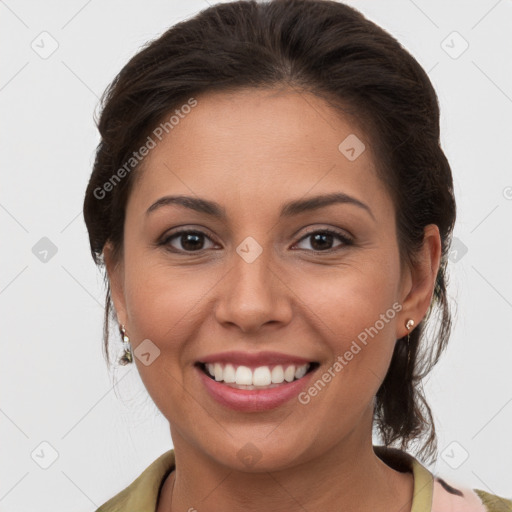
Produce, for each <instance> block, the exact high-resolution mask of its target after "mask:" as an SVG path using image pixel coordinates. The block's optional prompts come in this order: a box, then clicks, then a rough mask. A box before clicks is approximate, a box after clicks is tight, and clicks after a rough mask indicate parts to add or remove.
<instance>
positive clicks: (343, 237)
mask: <svg viewBox="0 0 512 512" xmlns="http://www.w3.org/2000/svg"><path fill="white" fill-rule="evenodd" d="M319 233H321V234H329V235H333V236H335V237H336V238H338V239H339V240H341V242H343V244H342V245H341V246H338V247H334V248H331V249H327V250H325V251H315V250H311V249H298V250H305V251H308V252H314V253H316V254H332V253H333V252H335V251H337V250H340V249H342V248H343V246H349V245H353V243H354V240H353V239H352V238H350V237H348V236H347V235H345V234H342V233H340V232H339V231H336V230H333V229H329V228H325V229H317V230H315V231H310V232H308V233H306V234H305V235H304V236H303V237H302V238H301V239H300V240H299V241H298V242H297V243H300V242H302V241H303V240H305V239H307V238H308V237H311V236H313V235H316V234H319ZM185 234H194V235H202V236H204V237H206V238H208V239H209V240H210V241H211V242H213V243H215V241H214V240H212V239H211V237H210V236H208V235H207V234H206V233H205V232H203V231H200V230H195V229H185V230H181V231H176V232H174V233H171V234H170V235H168V236H166V237H165V238H164V239H163V240H162V241H161V242H160V243H159V244H158V245H159V246H165V248H166V249H167V250H169V251H171V252H173V253H178V254H194V253H201V252H203V251H205V250H206V249H200V250H198V251H185V250H180V249H176V248H174V247H172V246H170V241H171V240H172V239H174V238H176V237H179V236H181V235H185ZM296 250H297V249H296Z"/></svg>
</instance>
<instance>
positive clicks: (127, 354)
mask: <svg viewBox="0 0 512 512" xmlns="http://www.w3.org/2000/svg"><path fill="white" fill-rule="evenodd" d="M119 331H120V332H121V338H122V340H123V344H124V354H123V355H122V356H121V358H120V359H119V364H121V365H123V366H125V365H127V364H129V363H131V362H132V361H133V354H132V349H131V347H130V338H128V336H127V335H126V329H125V327H124V325H123V324H121V326H120V327H119Z"/></svg>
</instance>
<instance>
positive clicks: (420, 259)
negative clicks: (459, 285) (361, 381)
mask: <svg viewBox="0 0 512 512" xmlns="http://www.w3.org/2000/svg"><path fill="white" fill-rule="evenodd" d="M440 263H441V236H440V234H439V228H438V227H437V226H436V225H435V224H429V225H428V226H426V227H425V230H424V234H423V245H422V247H421V250H420V251H419V253H418V254H417V255H416V257H415V258H414V262H412V263H411V265H410V267H409V268H408V269H407V270H406V271H405V274H404V275H403V279H402V286H401V297H402V302H401V304H402V308H403V309H402V311H401V315H402V316H401V318H402V320H403V321H402V322H401V323H400V324H399V325H398V332H397V338H402V337H403V336H406V335H407V332H408V331H407V329H406V328H405V322H406V321H407V320H408V319H409V318H412V319H413V320H414V325H418V324H419V323H420V322H421V320H423V318H424V317H425V315H426V313H427V311H428V308H429V307H430V304H431V302H432V297H433V294H434V287H435V284H436V277H437V272H438V270H439V265H440Z"/></svg>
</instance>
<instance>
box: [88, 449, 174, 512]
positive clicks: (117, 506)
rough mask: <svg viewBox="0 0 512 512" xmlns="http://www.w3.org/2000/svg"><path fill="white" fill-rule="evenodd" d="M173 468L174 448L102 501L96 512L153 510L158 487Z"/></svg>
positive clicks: (149, 511) (157, 495)
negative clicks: (121, 488)
mask: <svg viewBox="0 0 512 512" xmlns="http://www.w3.org/2000/svg"><path fill="white" fill-rule="evenodd" d="M174 468H175V457H174V450H169V451H167V452H165V453H164V454H162V455H161V456H160V457H158V458H157V459H156V460H155V461H153V462H152V463H151V464H150V465H149V466H148V467H147V468H146V469H145V470H144V471H143V472H142V474H140V475H139V476H138V477H137V478H136V479H135V480H134V481H133V482H132V483H131V484H130V485H129V486H128V487H126V488H125V489H123V490H122V491H121V492H119V493H118V494H116V495H115V496H114V497H113V498H111V499H110V500H108V501H107V502H106V503H104V504H103V505H102V506H101V507H100V508H98V509H97V510H96V512H135V511H137V512H154V511H155V508H156V505H157V503H158V497H159V493H160V489H161V487H162V485H163V484H164V481H165V478H166V476H167V475H168V473H169V472H170V471H172V470H173V469H174Z"/></svg>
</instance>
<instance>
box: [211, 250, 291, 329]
mask: <svg viewBox="0 0 512 512" xmlns="http://www.w3.org/2000/svg"><path fill="white" fill-rule="evenodd" d="M266 252H267V254H268V252H269V251H268V250H267V251H263V253H262V254H261V255H260V256H259V257H258V258H256V259H255V260H254V261H252V262H250V263H249V262H248V261H245V260H244V259H243V258H241V257H239V256H238V254H235V255H234V257H233V263H232V267H231V269H230V270H229V271H228V273H227V274H226V276H225V277H224V279H222V282H221V283H219V288H218V294H219V295H218V301H217V306H216V311H215V315H216V318H217V321H218V322H219V323H220V324H223V326H224V327H228V326H231V327H233V326H236V327H237V328H238V329H240V330H241V331H242V332H244V333H246V334H249V333H256V332H258V331H260V330H261V329H262V328H263V327H264V326H265V325H267V324H269V325H274V326H276V327H282V326H284V325H286V324H288V323H289V322H290V321H291V318H292V304H291V301H292V300H293V299H292V296H293V293H292V292H291V291H290V288H289V287H288V286H287V285H286V283H285V281H284V279H283V276H282V272H279V270H278V269H277V268H276V266H275V265H273V264H272V261H271V258H270V257H268V256H267V254H265V253H266ZM279 274H281V275H279Z"/></svg>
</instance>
